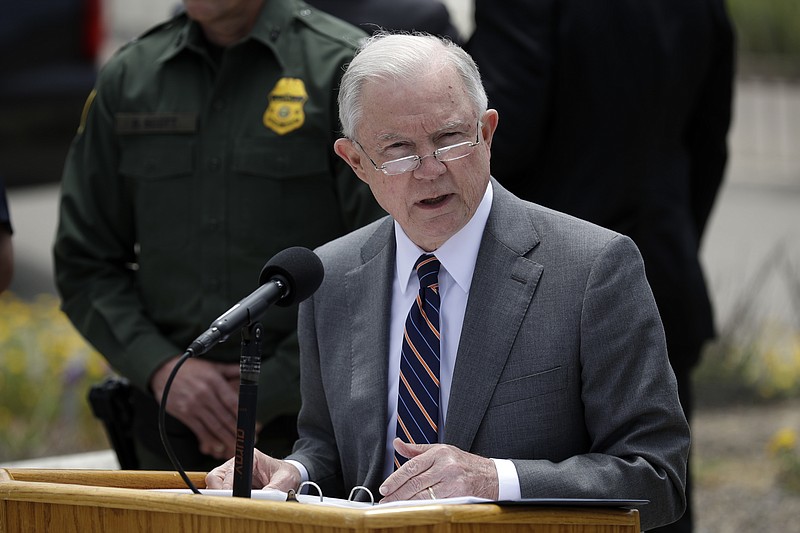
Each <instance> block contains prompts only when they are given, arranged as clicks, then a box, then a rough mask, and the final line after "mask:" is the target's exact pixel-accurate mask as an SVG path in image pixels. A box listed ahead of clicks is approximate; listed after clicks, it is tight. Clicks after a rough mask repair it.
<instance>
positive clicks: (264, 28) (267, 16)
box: [159, 0, 300, 68]
mask: <svg viewBox="0 0 800 533" xmlns="http://www.w3.org/2000/svg"><path fill="white" fill-rule="evenodd" d="M299 11H300V7H299V6H298V5H297V2H295V1H294V0H289V1H281V2H276V1H266V2H264V6H263V7H262V8H261V12H260V13H259V15H258V20H257V21H256V24H255V25H254V26H253V29H252V30H250V34H249V35H248V36H247V37H245V38H244V39H242V41H241V42H244V41H247V40H250V39H252V40H255V41H258V42H260V43H261V44H263V45H265V46H266V47H267V48H269V49H270V50H271V51H272V53H273V54H275V58H276V59H277V60H278V63H279V64H280V66H281V68H284V67H285V65H286V61H285V59H284V58H285V56H286V51H284V52H281V46H280V44H281V42H283V43H286V44H285V46H289V45H290V44H289V43H288V41H287V39H285V38H284V39H283V40H281V36H283V35H285V34H286V33H288V30H289V28H290V25H291V23H292V21H293V20H294V18H295V17H297V16H300V15H299ZM180 17H183V18H184V19H185V23H184V26H183V29H182V30H181V31H180V32H179V33H178V35H177V37H176V38H175V43H174V45H173V46H172V47H171V48H169V49H167V50H166V51H165V52H164V53H163V54H162V55H161V57H160V58H159V61H162V62H164V61H168V60H170V59H171V58H173V57H175V56H177V55H179V54H180V53H182V52H183V51H185V50H191V51H193V52H199V51H201V50H202V49H203V48H204V44H203V43H204V41H205V39H204V37H203V35H202V33H201V32H202V29H201V28H200V25H199V24H198V23H197V22H195V21H193V20H186V19H188V17H187V16H186V14H185V13H184V14H182V15H180Z"/></svg>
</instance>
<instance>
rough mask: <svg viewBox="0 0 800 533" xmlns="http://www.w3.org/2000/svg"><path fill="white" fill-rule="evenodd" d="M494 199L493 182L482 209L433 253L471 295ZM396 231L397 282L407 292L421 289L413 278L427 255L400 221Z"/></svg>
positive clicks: (395, 225) (483, 200) (477, 210)
mask: <svg viewBox="0 0 800 533" xmlns="http://www.w3.org/2000/svg"><path fill="white" fill-rule="evenodd" d="M493 196H494V193H493V191H492V183H491V182H489V184H488V185H487V186H486V192H484V193H483V199H481V203H480V204H478V209H476V210H475V214H474V215H472V218H471V219H470V220H469V222H467V224H466V225H465V226H464V227H463V228H461V229H460V230H459V231H458V232H457V233H456V234H455V235H453V236H452V237H450V238H449V239H447V241H445V243H444V244H442V245H441V246H440V247H439V248H438V249H436V250H434V251H433V252H431V253H433V254H435V255H436V258H437V259H438V260H439V262H440V263H441V264H442V267H443V268H444V269H445V270H446V271H447V273H448V274H450V276H451V277H452V278H453V280H454V281H455V282H456V283H457V284H458V286H459V287H461V289H462V290H463V291H464V292H466V293H469V288H470V286H471V285H472V274H473V273H474V272H475V262H476V261H477V259H478V250H479V249H480V246H481V239H482V238H483V230H484V228H486V221H487V220H488V219H489V212H490V211H491V208H492V198H493ZM394 228H395V232H394V234H395V240H396V243H397V254H396V259H395V261H396V264H395V266H396V269H397V271H396V275H397V279H398V280H400V287H401V288H402V290H403V292H404V293H405V292H406V291H407V290H408V288H409V287H411V288H412V290H416V289H417V287H418V285H419V284H418V282H417V281H416V277H414V278H413V279H412V276H413V275H414V263H416V261H417V259H418V258H419V256H420V255H422V254H424V253H426V252H425V251H424V250H423V249H422V248H420V247H419V246H417V245H416V244H414V243H413V242H412V241H411V239H409V238H408V235H406V232H405V231H403V228H401V227H400V224H398V223H397V221H395V222H394ZM412 282H413V283H412Z"/></svg>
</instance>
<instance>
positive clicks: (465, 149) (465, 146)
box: [350, 121, 481, 176]
mask: <svg viewBox="0 0 800 533" xmlns="http://www.w3.org/2000/svg"><path fill="white" fill-rule="evenodd" d="M477 130H478V131H476V132H475V142H470V141H464V142H460V143H457V144H451V145H450V146H442V147H441V148H437V149H436V150H434V151H433V153H432V154H428V155H423V156H420V155H409V156H406V157H401V158H400V159H392V160H391V161H387V162H385V163H384V164H382V165H381V166H378V165H377V164H376V163H375V161H373V160H372V158H371V157H370V156H369V154H368V153H367V151H366V150H364V147H363V146H361V143H359V142H358V141H357V140H355V139H350V140H351V141H353V142H354V143H355V144H356V145H358V147H359V148H361V151H362V152H364V155H366V156H367V159H369V162H370V163H372V166H373V167H375V170H380V171H381V172H383V173H384V174H386V175H387V176H397V175H398V174H405V173H406V172H412V171H414V170H417V169H418V168H419V167H420V165H422V160H423V159H425V158H426V157H435V158H436V160H437V161H439V162H440V163H444V162H446V161H455V160H456V159H461V158H462V157H467V156H468V155H470V154H471V153H472V152H473V148H475V147H476V146H478V145H479V144H480V143H481V122H480V121H478V125H477Z"/></svg>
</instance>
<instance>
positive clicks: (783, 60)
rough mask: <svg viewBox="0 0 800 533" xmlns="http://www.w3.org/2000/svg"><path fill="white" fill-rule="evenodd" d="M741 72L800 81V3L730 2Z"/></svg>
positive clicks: (784, 0) (768, 0)
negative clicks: (785, 77) (799, 79)
mask: <svg viewBox="0 0 800 533" xmlns="http://www.w3.org/2000/svg"><path fill="white" fill-rule="evenodd" d="M727 2H728V11H729V13H730V16H731V19H732V20H733V24H734V27H735V29H736V35H737V45H738V53H739V65H740V67H741V68H740V73H741V74H744V75H766V76H787V77H792V78H800V0H727Z"/></svg>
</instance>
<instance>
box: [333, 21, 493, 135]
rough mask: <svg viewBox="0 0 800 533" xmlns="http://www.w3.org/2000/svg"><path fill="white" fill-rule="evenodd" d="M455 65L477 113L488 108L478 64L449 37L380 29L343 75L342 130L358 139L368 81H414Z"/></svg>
mask: <svg viewBox="0 0 800 533" xmlns="http://www.w3.org/2000/svg"><path fill="white" fill-rule="evenodd" d="M447 67H450V68H454V69H455V71H456V72H457V73H458V75H459V77H460V78H461V80H462V81H463V82H464V87H465V89H466V91H467V94H468V95H469V98H470V100H471V101H472V103H473V105H474V106H475V112H476V114H477V115H478V116H480V115H481V114H483V112H484V111H486V109H487V107H488V100H487V97H486V91H485V90H484V88H483V83H482V82H481V76H480V73H479V72H478V67H477V65H476V64H475V61H474V60H473V59H472V57H470V55H469V54H468V53H467V52H465V51H464V50H463V49H462V48H461V47H459V46H458V45H456V44H454V43H453V42H451V41H449V40H447V39H440V38H439V37H435V36H433V35H429V34H426V33H413V34H410V33H394V34H392V33H386V32H381V33H377V34H376V35H373V36H372V37H369V38H367V39H365V40H364V41H363V43H362V44H361V46H360V47H359V49H358V51H357V52H356V55H355V57H354V58H353V60H352V61H351V62H350V64H349V65H348V67H347V70H346V71H345V73H344V76H343V77H342V82H341V85H340V87H339V120H340V121H341V124H342V132H343V133H344V135H345V136H346V137H348V138H351V139H354V138H355V131H356V127H357V125H358V122H359V120H361V118H362V114H363V103H362V92H363V91H362V90H363V88H364V85H365V83H366V82H367V81H380V82H384V83H393V82H397V81H404V80H413V79H415V78H418V77H420V76H421V75H422V74H424V73H428V72H431V70H432V69H435V68H447Z"/></svg>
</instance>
